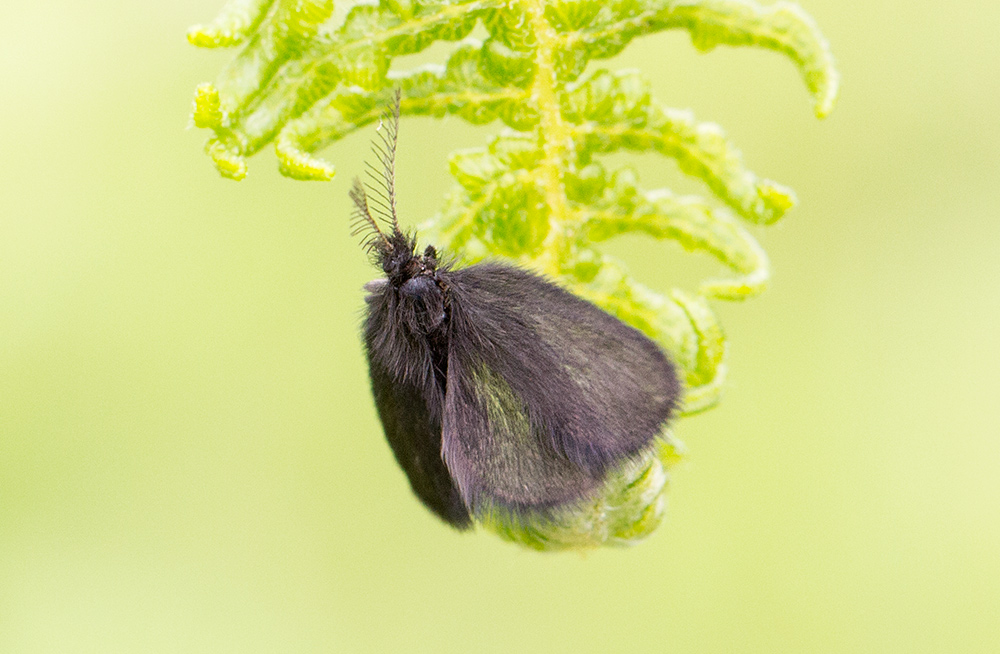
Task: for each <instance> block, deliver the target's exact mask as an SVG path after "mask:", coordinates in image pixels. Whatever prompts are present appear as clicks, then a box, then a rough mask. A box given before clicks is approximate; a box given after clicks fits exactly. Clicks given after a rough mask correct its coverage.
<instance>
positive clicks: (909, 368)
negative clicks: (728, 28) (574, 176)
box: [0, 0, 1000, 653]
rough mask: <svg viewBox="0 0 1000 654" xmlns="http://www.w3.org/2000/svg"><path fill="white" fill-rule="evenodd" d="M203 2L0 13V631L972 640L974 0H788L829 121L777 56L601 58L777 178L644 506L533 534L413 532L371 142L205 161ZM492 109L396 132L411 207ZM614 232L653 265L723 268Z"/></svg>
mask: <svg viewBox="0 0 1000 654" xmlns="http://www.w3.org/2000/svg"><path fill="white" fill-rule="evenodd" d="M219 5H220V0H205V1H201V2H198V1H195V0H176V1H174V2H155V3H150V2H146V3H135V2H125V1H123V0H103V1H95V2H89V3H75V2H67V1H65V0H59V1H57V2H51V3H32V2H28V1H27V0H4V2H3V4H2V6H0V53H2V54H0V88H2V101H0V147H2V158H0V652H4V653H7V652H11V653H20V652H211V653H219V652H385V651H401V652H424V651H426V652H469V651H478V652H501V651H504V652H507V651H513V652H527V651H549V652H604V651H606V652H611V651H673V652H776V651H778V652H780V651H788V652H876V651H877V652H995V651H998V649H1000V474H998V471H1000V408H998V406H1000V399H998V394H1000V366H998V364H1000V337H998V331H1000V330H998V327H997V325H998V322H1000V284H998V282H1000V257H998V256H997V253H998V245H1000V220H998V204H1000V120H998V116H1000V40H998V39H997V38H996V31H997V30H996V28H997V26H998V25H1000V6H998V5H997V4H996V3H994V2H985V1H977V2H974V1H970V0H966V1H964V2H956V3H950V4H949V3H933V4H932V3H930V2H920V1H918V2H903V1H902V0H895V1H890V2H879V3H863V4H860V5H845V4H844V3H842V2H835V1H833V0H803V2H802V6H803V7H804V8H805V9H806V10H807V11H808V12H810V13H811V14H812V15H813V16H814V17H815V18H816V20H817V22H818V23H819V25H820V26H821V28H822V29H823V31H824V32H825V34H826V35H827V37H828V38H829V39H830V40H831V42H832V44H833V47H834V52H835V54H836V55H837V57H838V61H839V66H840V70H841V73H842V74H843V78H844V84H843V89H842V94H841V98H840V102H839V106H838V108H837V109H836V111H835V112H834V113H833V115H832V117H831V118H830V119H829V120H827V121H825V122H817V121H816V120H815V119H814V118H813V117H812V114H811V110H810V104H809V100H808V98H807V95H806V92H805V89H804V87H803V85H802V83H801V81H800V79H799V76H798V73H797V72H796V71H795V69H794V68H793V66H792V65H791V63H790V62H789V61H787V60H785V59H783V58H782V57H780V56H778V55H776V54H773V53H769V52H764V51H758V50H747V49H730V48H721V49H719V50H717V51H716V52H713V53H710V54H708V55H699V54H697V53H696V52H695V51H694V49H693V48H692V47H691V44H690V40H689V38H688V36H687V35H686V34H684V33H681V32H672V33H668V34H663V35H660V36H656V37H652V38H648V39H646V40H642V41H639V42H636V43H634V44H633V46H632V47H631V48H630V49H629V50H627V51H626V53H625V54H624V55H622V56H620V57H619V58H618V59H617V60H615V61H614V62H613V65H614V66H616V67H623V66H637V67H641V68H642V69H643V70H645V71H646V73H647V74H648V76H649V77H650V78H651V79H652V81H653V85H654V89H655V91H656V93H657V95H658V96H659V97H660V98H661V99H662V100H663V101H664V102H665V103H667V104H668V105H672V106H677V107H681V108H687V107H690V108H692V109H694V110H695V112H696V113H697V115H698V117H699V118H700V119H702V120H712V121H716V122H719V123H720V124H721V125H723V126H724V127H725V128H726V130H727V131H728V132H729V134H730V135H731V137H732V138H733V140H734V142H735V143H736V144H737V145H738V146H739V147H740V148H741V149H742V150H743V151H744V154H745V156H746V160H747V163H748V165H749V166H750V167H751V169H753V170H754V171H755V172H757V173H758V174H760V175H762V176H766V177H770V178H773V179H776V180H778V181H780V182H782V183H785V184H789V185H790V186H792V187H793V188H794V189H796V191H797V192H798V194H799V197H800V200H801V203H800V206H799V208H797V209H796V210H795V211H793V212H792V213H791V214H790V215H789V216H788V217H787V218H786V219H785V221H783V222H782V223H780V224H779V225H777V226H775V227H772V228H768V229H762V230H758V231H757V232H756V233H757V234H758V236H759V238H760V239H761V241H762V243H763V245H764V246H765V247H766V249H767V250H768V252H769V254H770V256H771V259H772V262H773V268H774V284H773V286H772V288H771V289H770V290H769V291H768V292H767V293H766V294H765V295H764V296H763V297H761V298H759V299H757V300H754V301H751V302H748V303H745V304H736V305H732V304H730V305H727V304H721V303H719V304H717V309H718V311H719V314H720V316H721V318H722V320H723V323H724V325H725V327H726V329H727V331H728V333H729V335H730V346H731V351H732V357H731V381H730V384H729V386H728V388H727V393H726V396H725V398H724V401H723V403H722V404H721V405H720V406H719V407H718V408H717V409H715V410H713V411H711V412H709V413H707V414H705V415H702V416H699V417H696V418H691V419H687V420H684V421H682V422H681V423H680V425H679V436H680V437H681V438H682V439H683V440H684V442H685V443H686V445H687V447H688V456H687V458H686V460H685V462H684V463H682V464H681V466H680V468H679V469H678V470H677V472H676V474H675V475H674V478H673V484H672V490H671V494H670V509H669V517H668V520H667V522H666V523H665V524H664V526H663V527H662V528H661V529H660V531H659V532H658V533H657V534H656V535H654V536H653V537H652V538H651V539H650V540H648V541H646V542H645V543H643V544H641V545H639V546H637V547H635V548H632V549H627V550H602V551H597V552H593V553H590V554H587V555H579V554H568V555H566V554H563V555H539V554H536V553H533V552H528V551H522V550H520V549H518V548H516V547H514V546H511V545H508V544H505V543H503V542H501V541H499V540H497V539H496V538H494V537H491V536H489V535H486V534H476V535H460V534H457V533H454V532H452V531H450V530H449V529H447V528H445V527H444V526H442V525H441V524H439V523H438V522H437V521H436V520H435V519H433V518H432V517H431V515H430V514H429V513H428V512H427V511H425V510H424V509H422V508H421V507H420V506H419V505H418V504H417V502H416V500H414V498H413V497H412V496H411V495H410V492H409V490H408V487H407V485H406V482H405V479H404V477H403V475H402V473H401V472H400V471H399V470H398V469H397V467H396V465H395V463H394V462H393V461H392V457H391V455H390V453H389V449H388V447H387V445H386V444H385V443H384V441H383V438H382V436H381V433H380V430H379V427H378V424H377V420H376V417H375V413H374V410H373V407H372V402H371V399H370V395H369V390H368V387H367V380H366V372H365V366H364V362H363V359H362V354H361V348H360V345H359V338H358V335H357V332H358V325H359V320H360V317H359V316H360V313H359V312H360V309H361V306H362V294H361V290H360V287H361V285H362V284H363V283H364V282H365V281H367V280H368V279H370V278H372V277H373V276H374V275H375V271H374V270H373V269H371V268H369V267H368V264H367V262H366V259H365V256H364V255H363V254H362V252H361V251H360V250H359V248H358V246H357V243H356V241H355V239H353V238H352V237H350V236H349V234H348V201H347V194H346V190H347V184H348V182H349V180H350V179H351V177H352V176H353V175H354V174H355V172H356V171H358V170H360V168H361V162H362V160H363V157H364V156H365V152H366V150H367V146H368V139H369V136H370V135H369V134H367V133H366V134H358V135H355V136H353V137H351V138H350V139H348V140H346V141H344V142H342V143H340V144H338V145H336V146H335V147H333V148H331V149H330V150H328V151H327V156H328V157H329V158H330V159H331V160H333V161H334V162H335V163H336V164H337V166H338V170H339V171H340V174H339V175H338V177H337V178H336V179H335V180H334V181H333V182H331V183H327V184H319V183H311V184H310V183H302V182H293V181H290V180H286V179H284V178H282V177H280V176H279V175H278V173H277V171H276V166H275V162H274V157H273V154H272V153H271V151H270V150H267V151H265V152H264V153H262V154H260V155H258V156H257V157H255V158H253V159H251V161H250V164H251V174H250V177H249V178H248V179H247V180H246V181H244V182H241V183H235V182H231V181H227V180H223V179H221V178H220V177H219V176H218V174H217V173H216V172H215V171H214V170H213V168H212V167H211V164H210V163H209V160H208V159H207V157H206V156H205V155H204V154H203V153H202V150H201V147H202V143H203V141H204V138H205V134H204V133H203V132H199V131H198V130H194V129H191V130H186V129H185V127H186V124H187V121H188V118H187V116H188V112H189V110H190V103H191V97H192V94H193V91H194V88H195V86H196V84H198V83H199V82H202V81H209V80H211V79H213V78H214V77H215V74H216V72H217V71H218V70H219V69H220V68H221V67H222V66H223V65H224V63H225V62H226V61H227V60H228V58H229V57H230V56H231V55H230V53H228V52H225V51H221V52H209V51H199V50H197V49H195V48H193V47H191V46H189V45H188V44H187V43H186V41H185V38H184V34H185V31H186V28H187V27H188V26H189V25H190V24H193V23H197V22H204V21H207V20H209V19H211V18H212V17H214V15H215V13H216V11H217V10H218V8H219ZM439 54H440V53H439ZM433 55H434V53H431V54H430V55H428V56H430V57H431V58H433ZM495 128H496V126H492V127H489V128H479V129H475V128H471V127H469V126H467V125H465V124H463V123H462V122H460V121H458V120H456V119H451V120H448V121H445V122H434V121H431V120H422V119H408V120H405V121H404V123H403V125H402V145H401V154H400V161H399V175H398V178H399V192H400V195H401V203H402V204H401V208H402V210H403V215H404V216H405V217H407V221H408V222H409V224H411V225H412V224H416V223H417V222H419V221H422V220H423V219H424V218H426V217H427V216H428V215H430V214H431V213H433V212H434V211H435V210H436V208H437V207H438V206H439V203H440V198H441V196H442V194H443V193H444V192H445V191H446V189H447V188H448V187H449V186H450V184H451V182H450V179H449V177H448V175H447V154H448V152H449V151H451V150H453V149H455V148H458V147H468V146H475V145H481V144H483V143H485V142H486V139H487V136H488V134H489V133H491V131H492V130H493V129H495ZM626 159H627V158H625V157H622V158H621V159H619V160H618V161H619V162H624V161H626ZM634 161H635V162H636V163H637V165H639V167H640V170H641V174H642V177H643V180H644V183H645V184H646V185H647V186H649V187H655V186H664V185H667V186H671V187H673V188H676V189H679V190H682V191H690V190H700V187H699V186H698V185H697V184H693V183H691V182H690V181H687V180H683V179H682V178H681V176H680V175H679V173H678V172H677V170H676V167H675V166H674V164H673V163H671V162H669V161H663V160H659V159H656V158H655V157H652V156H649V157H645V156H644V157H641V158H638V159H635V160H634ZM614 250H615V252H617V253H618V254H620V255H622V256H624V257H626V258H627V260H628V263H629V265H630V266H631V268H632V270H633V271H634V272H635V274H636V276H637V277H638V278H639V279H641V280H643V281H644V282H646V283H648V284H649V285H651V286H653V287H656V288H666V287H668V286H669V285H671V284H672V283H675V282H676V281H677V279H679V278H684V277H685V275H684V274H683V273H678V271H680V270H684V269H688V268H689V266H694V270H696V271H699V272H700V271H713V270H714V266H713V265H712V264H711V263H708V262H705V261H703V260H701V259H699V258H698V257H693V256H692V255H687V254H683V253H682V252H681V251H680V250H679V249H678V248H675V247H672V246H669V245H666V244H658V243H655V242H649V241H645V240H642V239H640V238H635V239H630V240H626V241H623V242H621V243H618V244H616V245H615V247H614ZM688 281H689V280H686V279H685V280H684V283H685V284H687V283H688Z"/></svg>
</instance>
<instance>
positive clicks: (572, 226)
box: [188, 0, 838, 549]
mask: <svg viewBox="0 0 1000 654" xmlns="http://www.w3.org/2000/svg"><path fill="white" fill-rule="evenodd" d="M668 29H684V30H687V31H688V32H689V33H690V35H691V39H692V42H693V44H694V46H695V47H696V48H698V49H699V50H701V51H709V50H711V49H713V48H714V47H716V46H718V45H731V46H740V45H747V46H758V47H762V48H766V49H770V50H775V51H777V52H780V53H782V54H784V55H785V56H787V57H788V58H790V59H791V60H792V61H793V62H794V63H795V65H796V66H797V67H798V68H799V70H800V72H801V74H802V76H803V79H804V81H805V84H806V87H807V89H808V91H809V93H810V95H811V96H812V100H813V106H814V110H815V113H816V115H817V116H818V117H820V118H822V117H824V116H826V115H827V114H828V113H829V112H830V111H831V109H832V108H833V103H834V100H835V98H836V94H837V86H838V77H837V73H836V71H835V69H834V65H833V59H832V56H831V54H830V51H829V48H828V45H827V43H826V41H825V39H824V38H823V36H822V35H821V34H820V32H819V31H818V29H817V27H816V25H815V24H814V23H813V21H812V19H811V18H809V16H808V15H806V14H805V13H804V12H803V11H802V10H801V9H800V8H799V7H798V6H797V5H795V4H792V3H789V2H778V3H776V4H774V5H771V6H761V5H759V4H757V3H755V2H752V1H750V0H611V1H610V2H607V1H602V0H560V1H543V0H509V1H508V0H504V1H500V0H430V1H411V0H379V2H377V3H376V2H359V3H354V4H352V5H350V6H349V8H348V9H347V10H346V12H336V13H335V12H334V3H333V2H332V0H230V2H229V3H228V4H226V6H225V7H223V9H222V11H221V13H220V15H219V16H218V17H217V18H216V19H215V20H214V21H212V22H211V23H209V24H208V25H199V26H195V27H193V28H191V30H190V31H189V32H188V40H189V41H190V42H191V43H193V44H194V45H197V46H201V47H232V46H239V50H238V51H237V54H236V56H235V58H234V59H233V60H232V61H231V62H230V64H229V65H228V66H227V67H226V68H225V69H224V70H223V71H222V72H221V73H220V75H219V78H218V79H217V80H216V82H215V83H214V84H208V83H206V84H202V85H201V86H199V87H198V89H197V91H196V94H195V104H194V112H193V119H194V123H195V125H197V126H198V127H204V128H208V129H210V130H211V131H212V136H211V137H210V139H209V140H208V143H207V144H206V151H207V153H208V154H209V156H210V157H211V159H212V161H213V162H214V164H215V166H216V168H217V169H218V170H219V172H220V173H221V174H222V175H223V176H225V177H228V178H231V179H237V180H238V179H242V178H243V177H245V176H246V174H247V161H246V160H247V157H248V156H250V155H252V154H254V153H256V152H257V151H258V150H260V149H261V148H263V147H264V146H266V145H267V144H269V143H273V144H274V147H275V151H276V154H277V157H278V164H279V168H280V170H281V172H282V174H284V175H286V176H288V177H292V178H295V179H301V180H329V179H331V178H332V177H333V176H334V167H333V166H332V165H331V164H329V163H328V162H326V161H325V160H323V159H321V158H319V157H318V156H317V155H316V153H317V152H318V151H319V150H321V149H323V148H325V147H326V146H328V145H330V144H331V143H333V142H335V141H337V140H339V139H341V138H343V137H344V136H346V135H347V134H349V133H351V132H353V131H355V130H357V129H359V128H361V127H363V126H365V125H367V124H369V123H371V122H373V121H375V120H377V119H378V117H379V115H380V113H381V112H382V111H383V109H384V107H385V104H386V101H387V98H388V97H389V96H390V91H391V89H400V90H401V95H402V99H401V102H400V111H401V113H402V115H403V116H404V117H406V116H414V115H425V116H433V117H438V118H440V117H443V116H445V115H449V114H450V115H454V116H457V117H460V118H462V119H464V120H466V121H469V122H470V123H474V124H486V123H491V122H494V121H500V122H501V123H503V125H505V126H506V127H505V128H504V129H502V130H500V132H499V133H498V134H497V135H496V136H495V138H494V139H493V140H492V142H491V143H490V144H489V145H488V146H486V147H483V148H476V149H470V150H464V151H460V152H456V153H454V154H453V155H452V158H451V173H452V175H453V176H454V178H455V180H456V181H457V185H456V187H455V188H454V190H453V191H452V192H451V193H450V194H449V195H448V197H447V198H445V201H444V205H443V208H442V210H441V212H440V213H439V214H438V215H436V216H434V217H432V218H431V219H430V220H429V221H428V222H427V223H426V224H425V225H424V227H423V228H422V229H421V231H420V236H421V238H422V239H423V240H426V242H429V243H434V244H435V245H437V246H439V247H440V248H441V249H442V250H444V251H446V252H447V253H448V254H450V255H452V256H455V257H458V258H460V259H462V260H464V261H466V262H473V261H476V260H479V259H482V258H485V257H507V258H509V259H513V260H515V261H517V262H518V263H520V264H521V265H524V266H527V267H530V268H533V269H535V270H537V271H539V272H542V273H544V274H546V275H548V276H549V277H551V278H553V279H556V280H558V281H559V282H560V283H561V284H563V285H565V286H566V287H568V288H570V289H572V290H573V291H574V292H575V293H577V294H578V295H580V296H582V297H584V298H586V299H589V300H591V301H593V302H594V303H596V304H598V305H599V306H601V307H603V308H604V309H605V310H607V311H608V312H610V313H612V314H613V315H615V316H617V317H619V318H620V319H622V320H623V321H625V322H627V323H629V324H631V325H633V326H635V327H637V328H639V329H641V330H642V331H644V332H645V333H646V334H648V335H649V336H650V337H651V338H653V339H654V340H655V341H657V342H658V343H660V344H661V345H662V346H663V347H664V348H665V349H666V350H667V351H669V352H670V353H671V354H672V357H673V359H674V361H675V362H676V363H677V365H678V366H679V368H680V369H681V371H682V376H683V379H684V383H685V395H684V404H683V411H682V415H683V414H691V413H695V412H698V411H703V410H705V409H707V408H710V407H712V406H713V405H715V404H716V403H717V402H718V399H719V396H720V393H721V388H722V385H723V381H724V379H725V374H726V343H725V338H724V336H723V332H722V329H721V328H720V326H719V324H718V322H717V320H716V318H715V316H714V314H713V313H712V311H711V309H710V308H709V305H708V302H707V300H708V299H710V298H716V299H723V300H741V299H745V298H748V297H752V296H755V295H757V294H759V293H760V292H761V291H763V290H764V288H765V287H766V285H767V283H768V278H769V267H768V259H767V255H766V254H765V253H764V251H763V250H762V249H761V247H760V246H759V245H758V244H757V242H756V240H755V239H754V238H753V236H752V235H751V234H750V233H749V232H748V231H747V229H746V228H745V227H744V223H745V222H748V223H753V224H770V223H773V222H775V221H777V220H779V219H780V218H781V217H782V216H783V215H784V214H785V212H787V211H788V210H789V209H790V208H791V207H792V206H793V205H794V204H795V196H794V194H793V193H792V191H791V190H790V189H788V188H786V187H784V186H782V185H780V184H778V183H776V182H772V181H770V180H767V179H763V178H760V177H758V176H757V175H755V174H754V173H753V172H752V171H750V170H748V169H747V168H746V167H745V165H744V163H743V159H742V156H741V155H740V152H739V151H738V150H737V149H736V148H735V147H734V146H733V144H732V143H730V142H729V141H728V139H727V138H726V136H725V134H724V133H723V131H722V130H721V129H720V128H719V127H718V126H717V125H715V124H712V123H701V122H698V121H697V120H696V119H695V117H694V116H693V115H692V114H691V113H690V112H687V111H679V110H677V109H672V108H669V107H665V106H663V105H662V104H661V103H660V102H659V101H658V100H656V99H655V98H653V97H652V94H651V92H650V88H649V85H648V83H647V82H646V81H645V78H644V76H643V74H642V73H641V72H639V71H635V70H627V71H626V70H621V71H617V70H610V69H607V68H602V67H600V65H599V63H598V62H599V60H602V59H607V58H609V57H613V56H614V55H616V54H618V53H619V52H621V51H622V50H623V49H624V48H625V47H626V46H628V44H629V43H630V42H631V41H632V39H634V38H636V37H640V36H645V35H650V34H654V33H657V32H661V31H664V30H668ZM438 41H448V42H453V43H454V46H453V47H452V48H451V52H450V55H449V56H448V58H447V61H446V62H445V63H443V64H439V65H425V66H421V67H419V68H416V69H413V70H400V69H397V68H394V67H393V62H394V59H395V58H396V57H399V56H402V55H408V54H413V53H417V52H420V51H422V50H424V49H425V48H427V47H428V46H430V45H431V44H433V43H435V42H438ZM647 72H655V71H647ZM623 150H628V151H634V152H658V153H660V154H662V155H664V156H667V157H670V158H673V159H675V160H676V162H677V164H678V166H679V167H680V169H681V170H682V171H683V172H684V173H686V174H688V175H690V176H692V177H695V178H698V179H699V180H701V181H702V182H703V183H704V186H705V187H706V189H707V190H708V191H710V192H711V195H713V196H714V201H712V202H710V201H708V200H706V199H704V198H701V197H694V196H678V195H675V194H673V193H671V192H670V191H668V190H665V189H653V190H648V189H644V188H641V187H640V186H639V184H638V181H637V176H636V174H635V173H634V172H633V170H632V169H631V168H628V167H621V168H618V169H609V167H608V166H606V165H605V164H604V163H602V160H601V155H605V154H610V153H615V152H620V151H623ZM633 232H634V233H642V234H646V235H649V236H652V237H654V238H658V239H669V240H673V241H676V242H678V243H680V244H681V245H682V246H683V247H684V248H685V249H686V250H689V251H694V252H705V253H707V254H709V255H711V256H712V257H714V258H715V259H717V260H718V261H719V262H720V263H722V264H723V265H724V266H725V267H726V268H727V269H728V270H729V271H730V274H728V275H727V276H725V277H723V278H720V279H711V280H706V281H704V282H703V283H702V284H701V285H700V286H699V288H697V289H695V290H687V291H685V290H681V289H670V290H667V291H664V292H658V291H655V290H652V289H649V288H646V287H645V286H643V285H641V284H639V283H637V282H636V281H635V280H634V279H632V278H631V277H630V276H629V274H628V272H627V270H626V268H625V266H624V264H623V263H622V262H620V261H618V260H616V259H614V258H612V257H610V256H608V255H607V254H604V253H603V252H602V251H601V249H600V248H599V247H598V245H599V244H600V243H601V242H602V241H604V240H606V239H610V238H612V237H614V236H616V235H619V234H625V233H633ZM679 451H680V445H679V443H678V441H676V440H675V439H674V437H673V435H672V434H670V433H665V434H663V437H662V440H661V445H660V447H659V449H658V450H657V451H656V452H653V453H651V454H650V455H649V456H648V457H646V458H645V459H643V460H642V461H637V462H635V463H634V464H633V465H629V466H628V467H626V468H625V469H623V470H620V471H619V472H618V473H617V474H615V475H612V476H611V478H609V480H608V482H607V484H606V486H605V487H604V489H603V490H602V492H601V493H600V494H599V496H598V497H596V498H595V499H594V501H593V502H589V503H587V504H586V505H585V506H579V507H577V508H576V509H575V510H573V511H572V512H567V513H566V514H565V515H563V516H560V517H558V519H553V520H550V521H547V522H546V523H544V524H537V525H522V524H516V523H511V522H509V521H505V520H502V519H499V518H498V519H495V520H493V519H487V520H484V521H483V524H484V526H486V527H488V528H490V529H492V530H493V531H495V532H497V533H499V534H500V535H501V536H503V537H505V538H508V539H511V540H514V541H516V542H519V543H521V544H523V545H527V546H529V547H534V548H537V549H562V548H585V547H592V546H597V545H604V544H621V543H630V542H634V541H636V540H639V539H641V538H643V537H645V536H646V535H648V534H649V533H650V532H651V531H652V530H653V529H654V528H655V527H656V526H657V525H658V524H659V522H660V520H661V519H662V517H663V512H664V505H665V496H664V493H665V490H666V483H667V478H668V475H667V473H668V469H669V467H670V466H671V464H673V463H674V462H675V461H676V460H677V458H678V456H679Z"/></svg>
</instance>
